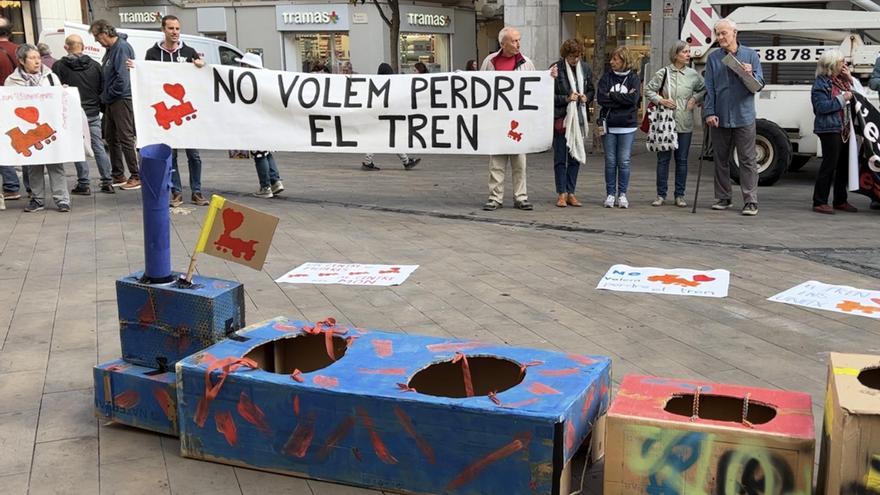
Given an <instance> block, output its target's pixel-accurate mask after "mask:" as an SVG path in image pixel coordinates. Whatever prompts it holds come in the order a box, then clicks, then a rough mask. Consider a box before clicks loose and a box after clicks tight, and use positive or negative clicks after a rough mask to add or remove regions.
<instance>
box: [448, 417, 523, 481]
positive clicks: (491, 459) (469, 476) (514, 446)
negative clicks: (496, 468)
mask: <svg viewBox="0 0 880 495" xmlns="http://www.w3.org/2000/svg"><path fill="white" fill-rule="evenodd" d="M531 439H532V432H530V431H527V432H523V433H521V434H519V435H517V436H516V439H515V440H513V441H512V442H510V443H509V444H507V445H505V446H503V447H501V448H500V449H498V450H496V451H495V452H492V453H490V454H489V455H487V456H485V457H483V458H482V459H480V460H478V461H476V462H474V463H473V464H471V465H470V466H468V467H467V468H465V469H464V471H462V472H461V473H460V474H459V475H458V476H456V477H455V479H453V480H452V481H451V482H450V483H449V485H447V486H446V489H447V490H448V491H454V490H458V489H459V488H461V487H462V486H464V485H466V484H467V483H469V482H471V481H472V480H473V479H474V478H476V477H477V475H479V474H480V473H481V472H482V471H483V470H484V469H486V468H487V467H489V466H490V465H491V464H493V463H495V462H498V461H500V460H501V459H504V458H505V457H509V456H511V455H513V454H515V453H516V452H519V451H520V450H522V449H524V448H526V447H528V445H529V441H530V440H531Z"/></svg>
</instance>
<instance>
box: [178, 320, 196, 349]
mask: <svg viewBox="0 0 880 495" xmlns="http://www.w3.org/2000/svg"><path fill="white" fill-rule="evenodd" d="M176 330H177V339H178V341H177V351H178V352H180V353H181V354H183V353H184V352H185V351H186V350H187V349H189V347H190V344H191V343H192V342H191V341H190V338H189V328H187V327H185V326H184V325H180V326H178V327H177V329H176Z"/></svg>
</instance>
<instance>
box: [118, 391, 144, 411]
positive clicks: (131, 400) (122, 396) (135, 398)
mask: <svg viewBox="0 0 880 495" xmlns="http://www.w3.org/2000/svg"><path fill="white" fill-rule="evenodd" d="M140 401H141V396H140V395H138V393H137V391H135V390H126V391H125V392H122V393H119V394H116V395H114V396H113V403H114V404H116V405H117V406H119V407H121V408H123V409H130V408H132V407H134V406H136V405H137V404H138V402H140Z"/></svg>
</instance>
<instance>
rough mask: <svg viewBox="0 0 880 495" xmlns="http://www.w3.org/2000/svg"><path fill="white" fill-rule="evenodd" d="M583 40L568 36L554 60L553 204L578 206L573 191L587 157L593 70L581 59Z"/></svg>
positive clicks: (579, 204) (592, 93)
mask: <svg viewBox="0 0 880 495" xmlns="http://www.w3.org/2000/svg"><path fill="white" fill-rule="evenodd" d="M583 53H584V44H583V43H582V42H581V40H579V39H574V38H572V39H570V40H566V41H565V42H563V43H562V46H561V47H560V48H559V55H560V57H562V58H560V59H559V61H558V62H556V68H557V71H558V73H559V76H558V77H557V78H556V82H555V87H556V91H555V93H556V95H555V99H554V108H553V118H554V122H553V175H554V176H555V178H556V194H558V195H559V197H558V199H557V200H556V206H558V207H560V208H564V207H566V206H581V202H580V201H578V199H577V197H576V196H575V195H574V190H575V187H576V186H577V177H578V170H579V169H580V166H581V164H583V163H585V162H586V161H587V151H586V147H585V141H586V135H587V122H588V121H589V110H588V108H589V106H590V103H591V102H592V101H593V95H594V94H595V90H594V89H593V71H592V70H590V67H589V66H588V65H587V64H585V63H584V61H583V60H581V56H582V55H583Z"/></svg>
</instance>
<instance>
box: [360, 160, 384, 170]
mask: <svg viewBox="0 0 880 495" xmlns="http://www.w3.org/2000/svg"><path fill="white" fill-rule="evenodd" d="M361 168H362V169H364V170H382V169H381V168H379V167H377V166H376V165H375V164H373V162H370V163H367V162H364V163H361Z"/></svg>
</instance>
